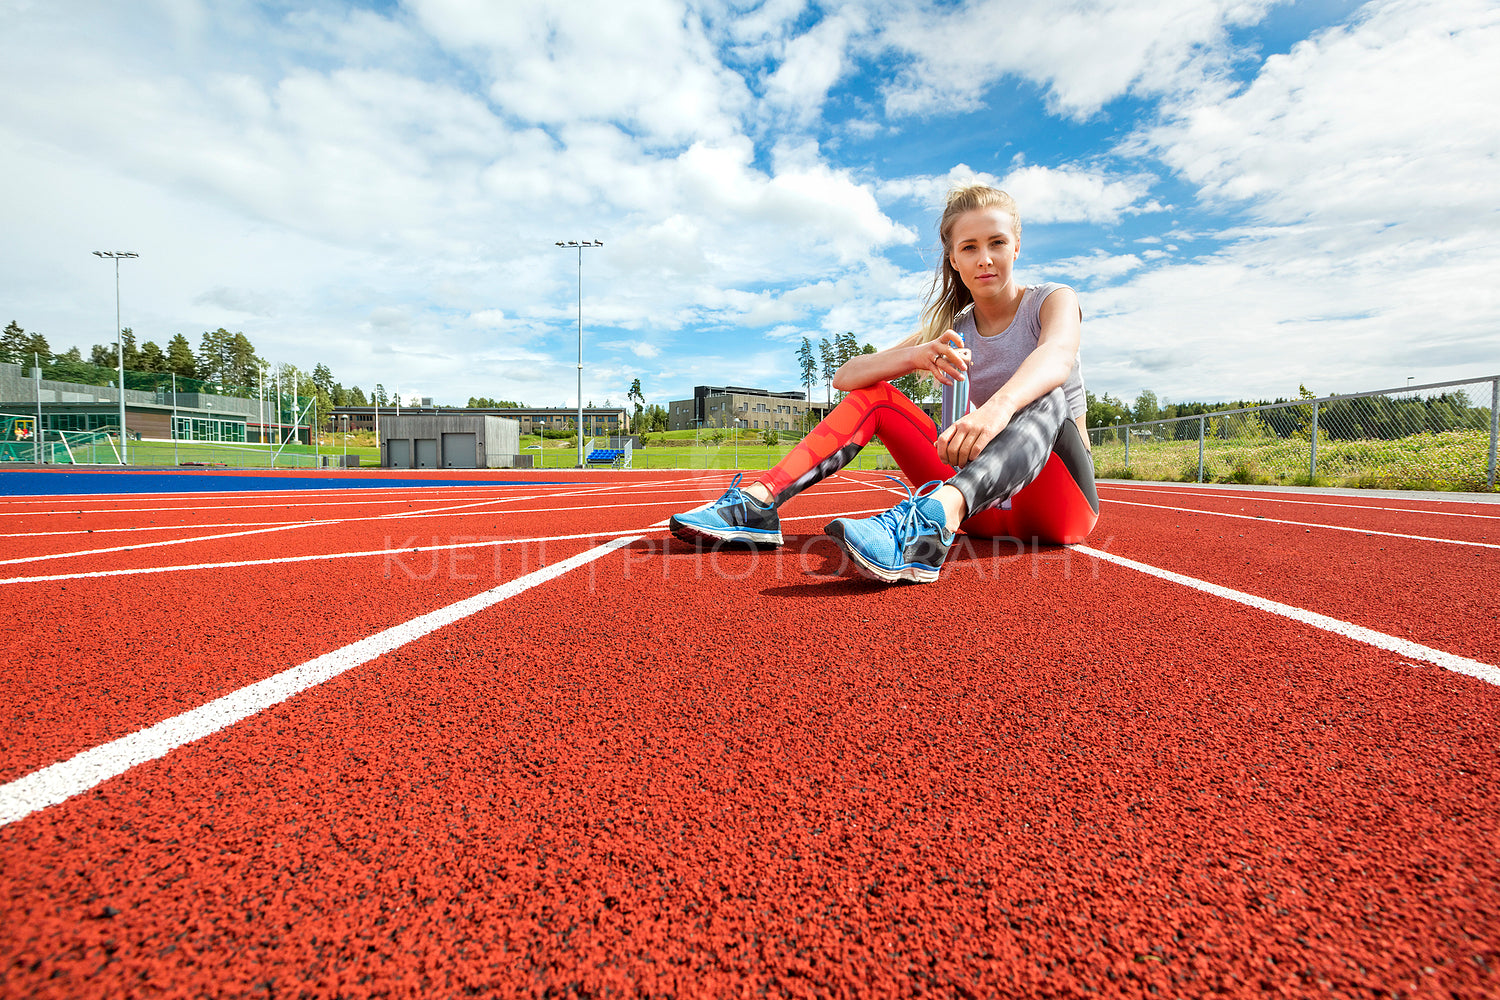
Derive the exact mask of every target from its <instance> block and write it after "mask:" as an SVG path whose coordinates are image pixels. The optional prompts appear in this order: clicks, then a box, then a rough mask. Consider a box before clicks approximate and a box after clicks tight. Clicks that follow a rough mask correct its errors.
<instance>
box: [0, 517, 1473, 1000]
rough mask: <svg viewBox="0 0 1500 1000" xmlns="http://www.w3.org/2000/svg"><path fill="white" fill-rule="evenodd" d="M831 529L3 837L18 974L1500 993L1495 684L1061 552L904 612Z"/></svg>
mask: <svg viewBox="0 0 1500 1000" xmlns="http://www.w3.org/2000/svg"><path fill="white" fill-rule="evenodd" d="M807 537H808V538H811V536H807ZM803 541H804V537H803V536H797V538H796V542H795V543H794V545H793V546H792V547H791V548H790V549H788V550H785V551H782V552H780V553H775V554H769V553H748V552H740V553H730V552H722V553H717V554H712V555H710V554H706V553H699V552H696V551H694V550H691V549H689V548H688V547H686V546H682V545H680V543H677V542H675V541H673V540H669V539H666V538H661V537H653V538H649V539H646V540H644V541H642V542H640V543H636V544H635V545H634V546H632V547H631V548H630V549H629V550H627V551H625V552H622V553H621V554H620V555H619V556H618V557H614V558H612V559H611V560H610V561H608V563H606V564H600V565H599V566H597V567H596V572H595V573H594V574H593V576H592V578H590V579H584V578H581V577H578V578H570V580H569V581H568V583H569V585H570V586H569V595H570V596H569V598H568V600H569V604H570V606H572V607H575V608H578V609H580V610H584V611H585V617H584V619H583V620H584V621H585V622H586V624H587V625H588V627H589V628H588V632H587V633H586V634H585V633H581V632H580V629H579V627H578V626H579V620H578V619H577V618H569V617H568V616H561V615H559V614H558V613H557V606H558V601H559V599H560V598H561V597H562V595H561V594H559V593H554V592H551V591H547V592H543V591H541V590H539V591H536V592H532V593H529V594H527V595H522V596H521V597H519V598H517V599H516V600H514V601H512V602H507V603H506V604H505V605H503V606H501V607H499V608H496V609H494V611H493V613H486V614H484V615H479V616H476V617H474V618H472V619H468V620H466V621H464V622H462V623H459V624H457V625H454V626H452V627H450V628H448V629H444V630H443V631H441V632H438V633H434V634H433V635H431V636H428V637H427V638H425V639H423V640H420V641H419V642H417V643H413V644H411V645H410V646H407V647H404V648H403V649H401V650H399V651H397V652H396V653H392V654H388V655H387V656H384V657H381V658H380V659H379V660H377V661H375V662H372V663H371V664H369V665H368V667H367V668H361V669H360V670H357V671H354V672H351V673H350V674H347V675H345V676H343V677H341V678H338V679H337V680H334V681H331V682H329V683H328V684H326V685H324V686H322V687H320V688H318V689H316V690H314V691H309V692H307V693H306V694H304V695H302V696H299V697H298V698H297V699H295V700H294V701H292V702H288V703H285V704H284V705H281V706H278V707H277V708H275V709H272V710H270V711H268V712H266V713H264V714H262V715H260V716H257V717H255V718H253V719H249V720H246V721H245V722H243V723H241V724H240V725H239V726H236V727H235V728H234V729H233V730H231V731H227V732H225V733H222V734H219V735H218V736H215V737H212V738H210V739H208V740H205V741H203V743H201V744H198V745H195V746H194V747H189V748H183V750H181V751H179V752H177V753H174V754H173V755H171V756H170V757H168V758H166V759H164V760H162V761H158V762H155V763H153V764H147V765H143V766H142V767H140V768H138V769H137V770H136V771H134V772H132V773H131V774H130V775H127V776H125V777H124V778H121V779H117V780H115V781H111V782H109V783H108V784H106V785H105V786H103V787H101V789H100V790H99V791H98V793H97V794H95V795H91V796H88V797H85V798H83V799H79V800H75V801H73V802H70V803H67V804H65V805H63V806H60V807H58V808H57V809H55V810H51V811H49V812H48V813H47V814H46V821H45V822H42V821H41V818H40V817H35V818H33V819H31V820H27V821H24V822H23V823H20V824H16V825H15V826H13V827H10V828H7V829H6V830H4V831H0V858H3V860H4V870H6V871H7V872H8V873H11V877H12V879H14V882H13V883H11V885H10V886H9V888H10V889H11V890H12V894H11V895H10V896H8V897H7V900H6V908H7V912H8V913H10V914H13V915H19V916H20V917H21V918H22V919H20V920H12V921H8V922H6V923H5V926H6V928H8V929H4V930H0V960H3V967H6V968H9V969H12V970H15V972H14V976H15V978H14V979H13V980H12V981H13V982H14V983H16V984H18V985H19V986H20V987H22V988H35V989H36V990H37V991H38V992H39V993H41V994H45V992H46V991H47V990H49V989H53V990H56V991H58V992H67V993H69V994H70V995H72V996H102V995H106V994H109V993H120V992H123V991H125V990H127V989H131V988H142V989H143V988H146V987H147V986H148V985H149V986H153V987H155V988H169V989H174V990H179V991H182V992H193V991H203V990H208V991H212V992H221V993H222V992H245V993H248V992H250V991H251V990H252V989H254V988H256V987H257V985H259V986H260V987H261V988H262V989H267V988H270V987H271V985H272V984H274V985H275V989H277V990H278V991H287V992H294V991H296V990H298V989H303V988H306V989H310V990H320V991H325V992H327V991H333V990H336V989H338V988H339V987H338V984H339V983H354V982H359V983H360V989H361V990H363V991H366V992H379V991H382V990H383V991H388V992H393V993H399V992H409V993H424V994H427V995H433V994H437V993H451V992H456V991H458V990H461V989H465V988H477V989H481V990H484V991H486V992H490V993H496V994H526V993H532V992H540V991H543V990H546V989H548V988H552V989H554V990H557V991H565V990H568V989H570V988H571V989H575V990H580V991H593V992H602V991H604V990H606V989H608V988H610V987H611V986H613V987H615V988H618V989H629V990H635V989H640V990H643V991H648V992H656V993H676V994H683V993H690V992H705V991H714V990H716V989H717V990H719V991H721V992H729V991H732V990H745V989H750V990H753V989H755V988H757V987H764V988H768V989H773V990H774V989H777V988H780V986H781V985H784V984H787V983H805V984H806V985H807V988H808V991H809V992H811V991H815V990H816V991H820V992H830V993H840V992H849V993H853V992H859V993H865V994H870V993H889V994H891V995H911V994H914V993H916V992H917V991H918V990H919V989H920V990H923V991H925V992H936V993H944V992H951V991H955V990H958V989H968V990H971V991H977V992H990V993H1011V994H1019V993H1027V994H1051V995H1057V994H1063V993H1079V992H1098V993H1104V994H1109V995H1148V993H1149V992H1157V993H1160V994H1166V995H1202V994H1206V993H1209V992H1212V991H1214V990H1222V991H1226V992H1230V993H1239V994H1259V995H1265V994H1271V993H1277V992H1283V993H1287V994H1291V995H1298V994H1302V993H1305V992H1308V991H1311V990H1320V991H1328V992H1333V993H1335V994H1338V993H1344V994H1349V993H1354V992H1359V991H1369V992H1378V991H1389V990H1392V989H1397V988H1403V989H1404V988H1408V987H1406V986H1404V985H1403V984H1406V983H1420V984H1422V986H1423V988H1424V989H1427V990H1429V991H1431V992H1434V993H1436V992H1439V991H1446V992H1447V995H1453V996H1458V997H1479V996H1483V995H1485V994H1486V993H1487V992H1488V991H1489V989H1490V987H1491V986H1493V984H1494V979H1493V974H1492V973H1489V972H1487V971H1486V970H1487V969H1494V968H1495V967H1496V961H1497V959H1500V955H1497V954H1496V952H1495V950H1494V945H1493V942H1494V941H1495V940H1497V939H1500V934H1497V933H1496V932H1497V930H1500V928H1497V926H1496V923H1495V921H1496V919H1497V917H1496V914H1500V890H1497V886H1500V878H1497V875H1500V870H1497V864H1500V862H1497V860H1496V858H1495V855H1494V852H1493V851H1492V850H1490V849H1489V846H1488V845H1491V844H1492V843H1493V842H1494V839H1495V836H1496V833H1497V830H1496V825H1497V820H1496V817H1497V815H1500V812H1497V809H1496V806H1500V800H1497V796H1500V791H1497V789H1500V782H1496V781H1495V778H1496V777H1497V772H1500V761H1497V755H1496V751H1495V747H1496V746H1497V745H1500V741H1497V740H1496V736H1497V735H1500V733H1497V730H1496V726H1497V721H1496V720H1497V719H1500V714H1497V713H1496V711H1495V709H1496V708H1497V707H1500V697H1497V693H1496V691H1495V690H1494V689H1492V688H1488V687H1487V686H1485V685H1482V684H1479V683H1478V682H1475V681H1472V680H1470V679H1468V678H1463V677H1459V676H1456V675H1452V674H1447V673H1445V672H1442V671H1438V670H1420V669H1413V668H1410V667H1407V666H1404V665H1402V664H1401V663H1400V662H1399V659H1398V658H1395V657H1392V656H1390V655H1389V654H1386V653H1383V652H1380V651H1377V650H1372V649H1369V648H1368V647H1363V646H1360V645H1358V644H1355V643H1351V642H1349V641H1348V640H1344V639H1340V638H1338V637H1335V636H1329V635H1326V634H1322V633H1316V632H1309V631H1308V630H1306V629H1304V628H1303V627H1301V626H1300V625H1297V624H1296V623H1292V622H1287V621H1284V620H1279V619H1275V618H1272V617H1269V616H1265V615H1262V614H1260V613H1257V612H1253V611H1251V610H1249V609H1244V608H1238V607H1234V606H1226V605H1225V604H1224V602H1222V601H1219V600H1217V599H1214V598H1211V597H1209V596H1208V595H1203V594H1197V593H1194V592H1190V591H1183V590H1182V589H1181V588H1180V587H1175V586H1172V585H1169V584H1166V583H1165V582H1163V581H1159V580H1154V579H1151V578H1147V577H1143V576H1141V575H1140V574H1137V573H1133V572H1129V571H1126V570H1124V569H1121V568H1119V567H1113V566H1107V565H1105V566H1100V565H1097V564H1096V563H1094V561H1093V560H1088V559H1085V558H1082V557H1081V556H1079V555H1078V554H1077V553H1072V554H1071V555H1070V557H1068V558H1063V556H1064V555H1065V554H1067V553H1066V550H1063V551H1062V552H1055V553H1054V552H1045V553H1027V554H1025V555H1021V556H1016V557H1014V558H1008V559H1004V560H996V559H994V558H993V557H991V558H990V559H989V560H988V561H987V562H986V563H985V565H984V566H983V567H982V569H983V571H984V572H985V573H986V574H987V576H986V577H985V579H984V583H985V585H984V586H983V587H979V586H976V579H977V573H978V572H979V571H980V569H981V567H980V566H977V565H974V566H967V565H960V566H959V567H958V571H957V572H953V573H945V574H944V576H943V578H942V580H940V581H939V582H938V583H937V584H933V585H931V586H928V587H920V588H917V587H905V588H884V587H877V586H875V585H871V584H867V583H864V582H863V581H859V580H852V579H843V578H835V577H832V576H830V575H829V574H830V572H831V571H832V569H833V568H834V565H833V564H834V563H835V562H836V557H835V556H834V553H833V552H832V550H831V547H830V546H827V544H826V543H822V544H821V545H820V544H819V543H818V542H817V540H816V539H815V538H812V539H811V541H810V543H809V544H808V545H807V548H806V549H805V551H802V550H801V543H802V542H803ZM965 558H973V559H975V560H976V561H977V559H978V557H977V556H974V557H967V556H966V557H965ZM622 595H629V599H628V600H622V599H620V598H621V596H622ZM980 598H984V601H983V603H979V599H980ZM1132 609H1145V610H1146V611H1147V612H1148V613H1145V614H1139V613H1137V614H1127V613H1125V612H1127V611H1130V610H1132ZM564 619H566V620H564ZM809 622H815V623H816V625H815V627H809V625H808V623H809ZM1200 650H1212V653H1211V654H1210V655H1209V656H1205V655H1204V654H1203V653H1202V652H1200ZM18 886H23V887H25V889H24V891H22V892H21V893H20V894H19V895H18V894H16V893H15V891H14V890H15V889H16V887H18ZM226 956H232V957H231V958H230V961H229V962H228V964H227V966H226V963H225V957H226ZM106 959H107V960H106ZM33 963H35V967H34V968H33V967H32V966H33ZM1484 963H1488V965H1486V964H1484ZM1424 970H1431V971H1424ZM52 976H56V977H57V978H56V979H53V978H50V977H52Z"/></svg>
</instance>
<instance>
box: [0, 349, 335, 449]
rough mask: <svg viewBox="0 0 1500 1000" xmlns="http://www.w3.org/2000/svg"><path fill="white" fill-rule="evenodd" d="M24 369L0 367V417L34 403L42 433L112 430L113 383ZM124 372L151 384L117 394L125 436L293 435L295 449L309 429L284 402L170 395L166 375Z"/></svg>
mask: <svg viewBox="0 0 1500 1000" xmlns="http://www.w3.org/2000/svg"><path fill="white" fill-rule="evenodd" d="M30 371H31V369H27V368H22V367H21V366H20V365H11V364H0V412H3V413H9V414H17V415H22V416H35V414H36V412H37V406H38V402H40V404H41V411H42V427H43V428H44V429H45V430H46V431H48V432H54V431H64V432H82V433H87V432H89V431H100V430H106V429H108V430H109V431H110V432H111V433H113V432H114V431H115V429H116V428H118V427H119V425H120V392H119V390H118V389H116V388H115V387H114V386H113V385H84V384H82V383H78V382H58V381H54V380H52V379H37V378H34V377H32V376H31V375H30V374H29V373H30ZM126 374H127V375H128V376H129V379H130V383H131V384H140V383H147V384H150V385H151V387H150V388H135V389H126V390H125V429H126V432H127V433H128V434H129V435H130V436H131V437H132V438H153V439H158V440H164V441H169V440H177V441H233V442H248V443H259V442H264V441H281V440H283V439H291V438H292V437H293V436H294V435H295V437H296V440H298V441H300V442H302V443H303V444H306V443H308V441H309V438H308V434H309V430H310V428H309V427H307V426H301V425H300V424H301V422H300V421H298V420H296V419H295V418H294V417H293V415H292V408H293V403H292V400H291V398H290V397H287V398H284V399H282V400H281V404H280V406H278V405H277V403H276V401H275V400H269V399H268V400H260V399H242V398H240V397H238V396H219V395H214V394H212V393H204V392H175V391H174V386H175V384H176V383H175V382H174V380H173V379H172V376H171V375H170V374H150V373H144V372H127V373H126ZM184 381H186V380H184ZM193 384H195V385H196V384H197V383H193ZM301 402H302V403H303V404H305V403H306V402H307V401H306V400H302V401H301Z"/></svg>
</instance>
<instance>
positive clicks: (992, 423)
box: [937, 288, 1083, 468]
mask: <svg viewBox="0 0 1500 1000" xmlns="http://www.w3.org/2000/svg"><path fill="white" fill-rule="evenodd" d="M1038 319H1039V321H1040V323H1041V328H1042V332H1041V335H1040V336H1039V337H1038V338H1037V343H1036V347H1035V349H1033V350H1032V352H1031V353H1030V354H1028V355H1027V356H1026V360H1025V361H1023V362H1021V367H1020V368H1017V369H1016V373H1015V374H1014V375H1012V376H1011V377H1010V378H1009V379H1008V380H1006V382H1005V384H1004V385H1002V386H1001V387H1000V388H999V389H997V390H996V391H995V394H994V395H993V396H991V397H990V398H989V399H987V400H985V401H984V403H983V405H981V406H979V407H978V408H977V409H976V410H975V411H974V412H973V413H970V414H969V415H967V416H965V417H962V418H960V419H958V420H955V421H954V422H953V424H952V425H951V426H949V428H948V429H947V430H945V431H944V432H943V433H942V434H940V435H938V439H937V451H938V457H940V458H941V459H942V460H943V461H945V462H947V463H948V464H949V465H952V466H954V467H956V468H963V467H964V466H965V465H967V464H969V462H971V461H973V459H974V457H975V456H976V455H978V454H979V453H980V452H981V451H983V450H984V446H985V445H987V444H989V443H990V441H991V440H993V439H994V437H995V435H996V434H999V433H1000V432H1001V431H1003V430H1005V428H1006V426H1007V425H1009V424H1010V418H1011V417H1013V416H1015V413H1016V411H1017V410H1019V409H1021V407H1023V406H1026V405H1027V404H1029V403H1033V402H1035V401H1036V400H1038V399H1041V398H1042V397H1043V396H1045V395H1046V394H1047V393H1049V392H1051V391H1052V390H1053V389H1056V388H1057V387H1058V386H1060V385H1062V384H1063V383H1064V382H1066V381H1067V380H1068V374H1069V373H1070V372H1072V370H1073V362H1074V360H1075V359H1076V358H1077V357H1078V343H1079V338H1080V337H1081V335H1082V332H1083V324H1082V320H1081V319H1080V316H1079V308H1078V296H1077V295H1075V294H1074V293H1073V291H1072V289H1068V288H1059V289H1058V290H1057V291H1055V292H1053V293H1052V294H1051V295H1049V296H1047V299H1046V301H1044V302H1043V303H1042V308H1041V312H1040V313H1039V315H1038Z"/></svg>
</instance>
